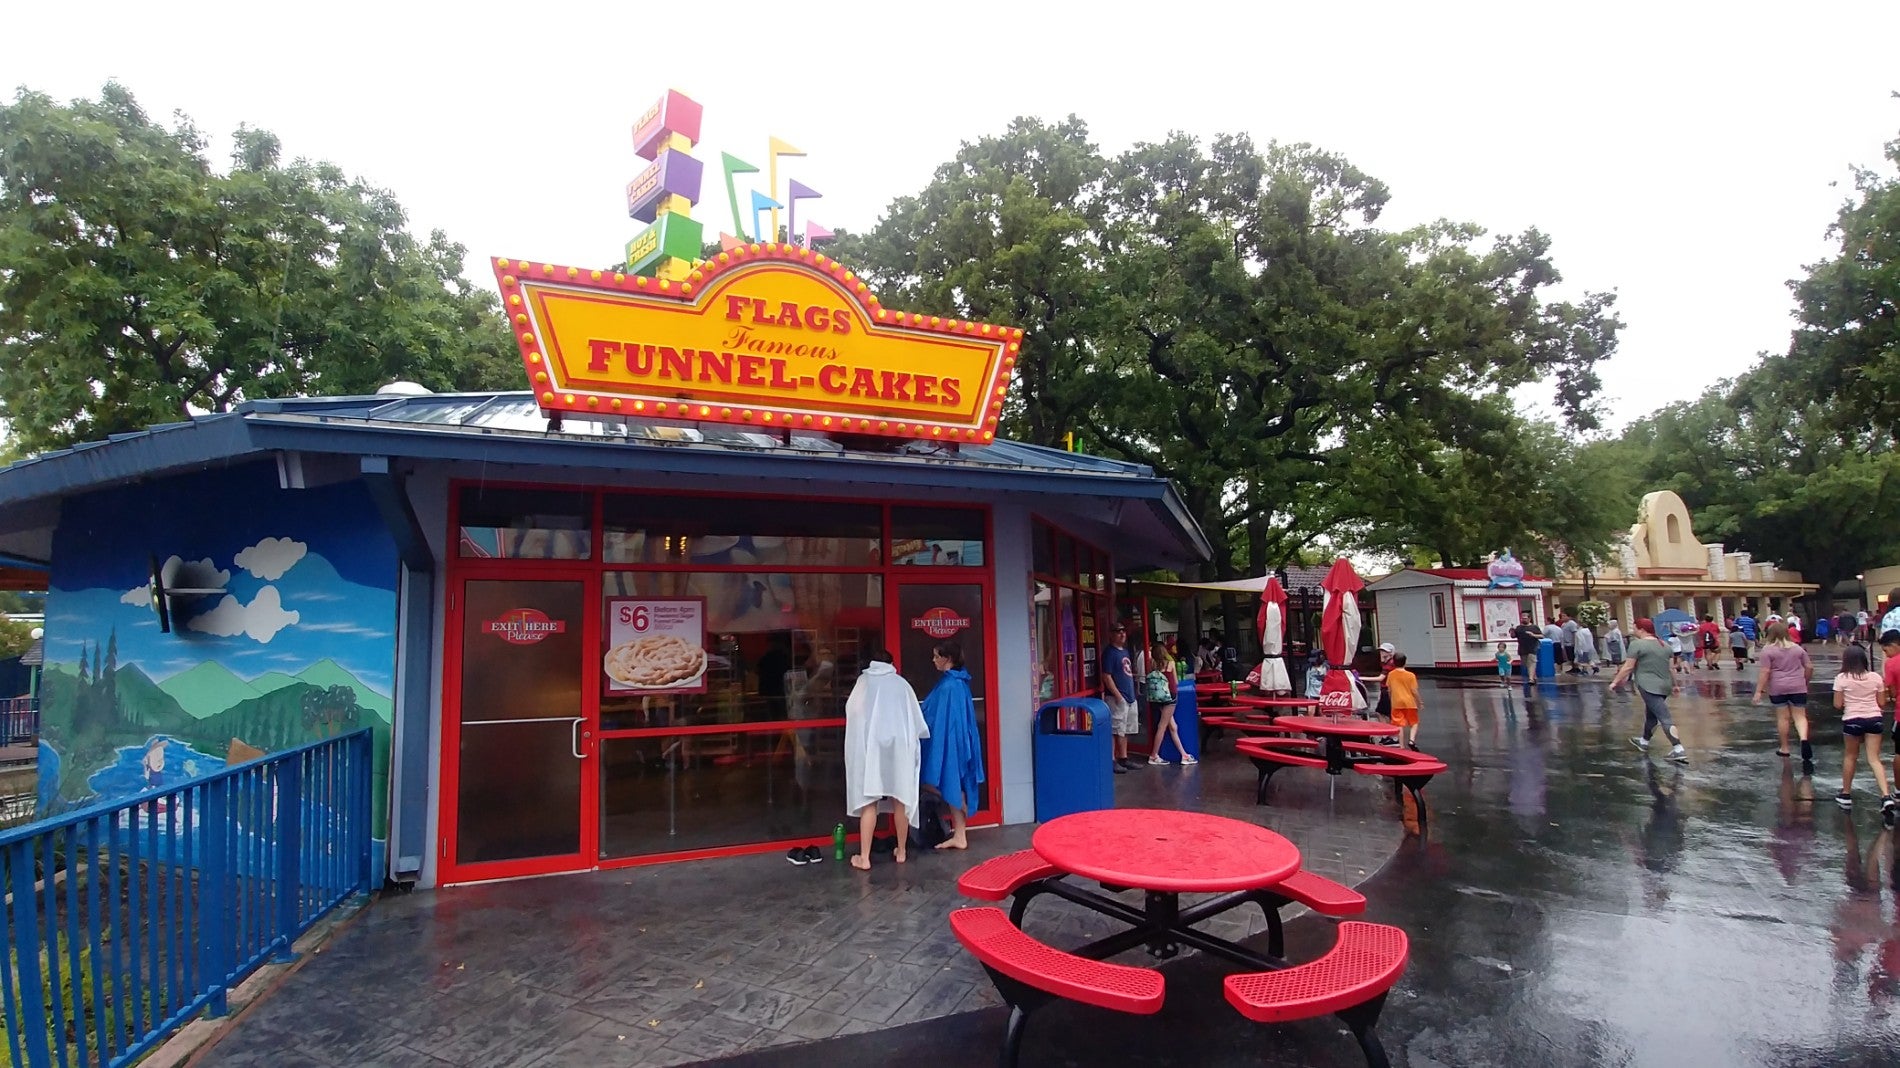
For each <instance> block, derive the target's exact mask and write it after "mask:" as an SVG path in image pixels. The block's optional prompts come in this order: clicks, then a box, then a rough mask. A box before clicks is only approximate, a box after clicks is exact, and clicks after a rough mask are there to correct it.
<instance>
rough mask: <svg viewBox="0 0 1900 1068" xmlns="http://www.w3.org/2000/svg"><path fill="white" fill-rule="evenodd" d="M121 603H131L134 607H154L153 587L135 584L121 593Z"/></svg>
mask: <svg viewBox="0 0 1900 1068" xmlns="http://www.w3.org/2000/svg"><path fill="white" fill-rule="evenodd" d="M119 603H120V604H129V605H131V606H132V607H134V608H150V607H152V588H151V587H150V586H134V587H132V588H131V589H129V590H127V591H125V592H124V593H122V594H120V595H119Z"/></svg>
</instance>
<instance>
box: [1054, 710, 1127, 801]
mask: <svg viewBox="0 0 1900 1068" xmlns="http://www.w3.org/2000/svg"><path fill="white" fill-rule="evenodd" d="M1113 730H1114V723H1113V721H1112V720H1111V718H1110V716H1109V711H1108V705H1107V704H1106V703H1105V702H1103V701H1102V700H1101V699H1100V698H1096V697H1064V698H1062V699H1061V700H1058V701H1046V702H1044V703H1043V705H1042V707H1040V708H1038V709H1036V738H1035V758H1036V820H1037V822H1046V821H1048V820H1052V819H1055V818H1056V817H1057V816H1066V815H1068V814H1069V813H1071V812H1093V811H1095V810H1097V809H1104V808H1114V807H1115V770H1114V766H1113V764H1112V761H1113V760H1114V754H1115V742H1114V736H1113V733H1112V732H1113Z"/></svg>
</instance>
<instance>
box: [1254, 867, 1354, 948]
mask: <svg viewBox="0 0 1900 1068" xmlns="http://www.w3.org/2000/svg"><path fill="white" fill-rule="evenodd" d="M1253 900H1254V902H1255V903H1256V904H1258V905H1259V906H1260V911H1261V912H1264V913H1266V914H1267V956H1269V957H1284V956H1286V927H1285V926H1284V924H1283V923H1282V922H1281V919H1280V910H1281V909H1283V908H1285V907H1286V906H1288V905H1291V904H1295V903H1298V904H1301V905H1305V906H1306V907H1307V908H1309V909H1312V910H1313V911H1314V912H1317V913H1319V914H1320V915H1322V916H1354V915H1357V914H1359V913H1361V912H1364V911H1366V898H1365V895H1364V894H1361V893H1360V892H1359V891H1357V890H1354V889H1353V888H1352V887H1350V886H1341V885H1340V884H1338V883H1336V882H1334V881H1332V880H1331V879H1328V878H1327V877H1325V876H1324V875H1318V874H1315V873H1313V872H1310V871H1297V872H1294V873H1293V874H1292V875H1289V876H1287V877H1286V878H1284V879H1282V880H1280V882H1279V883H1278V884H1277V885H1275V886H1270V887H1268V888H1266V889H1265V890H1261V891H1258V892H1256V893H1255V894H1254V895H1253Z"/></svg>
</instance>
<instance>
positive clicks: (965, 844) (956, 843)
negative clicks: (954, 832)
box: [937, 838, 970, 849]
mask: <svg viewBox="0 0 1900 1068" xmlns="http://www.w3.org/2000/svg"><path fill="white" fill-rule="evenodd" d="M937 848H938V849H968V848H970V840H969V839H967V838H946V839H944V840H943V841H941V842H938V843H937Z"/></svg>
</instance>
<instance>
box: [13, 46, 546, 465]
mask: <svg viewBox="0 0 1900 1068" xmlns="http://www.w3.org/2000/svg"><path fill="white" fill-rule="evenodd" d="M205 150H206V142H205V139H204V137H203V136H202V135H201V134H200V133H199V132H198V130H197V129H196V128H195V127H193V126H192V124H191V122H190V121H189V120H188V119H185V118H183V117H180V118H179V119H178V120H177V122H176V124H175V125H174V126H172V127H170V128H166V127H164V126H161V125H159V124H157V123H155V122H153V121H151V119H149V118H148V117H147V116H146V114H145V113H144V112H143V111H142V110H141V109H140V108H139V106H138V104H137V102H136V101H135V100H134V99H133V97H132V95H131V94H130V93H129V92H127V91H126V90H125V89H124V88H122V87H120V86H118V85H113V84H108V85H107V86H106V87H105V89H104V90H103V91H102V92H101V94H100V97H99V99H97V100H79V101H75V102H73V103H72V104H70V105H61V104H58V103H56V102H54V101H53V100H51V99H50V98H48V97H47V96H45V95H43V94H40V93H35V92H30V91H27V90H21V91H20V93H19V94H18V96H17V97H16V99H15V100H14V101H13V102H12V103H11V104H6V105H3V106H0V264H5V270H4V271H0V413H3V414H4V416H5V418H6V419H7V420H8V422H9V424H10V426H11V429H12V433H13V435H14V436H15V438H16V441H17V444H18V446H19V447H20V448H22V449H24V450H26V451H35V450H39V449H44V448H48V447H52V446H57V445H61V444H66V443H69V442H73V441H79V440H88V439H94V438H99V437H103V436H105V435H106V434H109V433H114V432H119V431H125V430H133V429H137V428H139V427H143V426H146V425H149V424H152V423H158V422H165V421H170V420H176V419H179V418H181V417H184V416H186V415H188V414H190V413H192V412H193V411H223V410H226V409H228V408H229V407H231V406H232V405H233V404H236V403H239V402H241V401H243V400H246V399H252V398H259V397H268V396H294V395H301V394H312V393H329V394H348V393H364V392H370V391H373V390H374V389H375V388H376V387H377V386H379V385H382V384H383V383H385V382H388V381H390V380H391V379H395V378H407V379H412V380H415V381H417V382H420V383H422V384H423V385H425V386H429V387H431V388H435V389H455V388H467V389H474V388H497V387H503V386H512V385H518V384H519V378H520V367H519V364H518V363H516V361H515V357H514V356H513V349H512V346H511V344H510V339H509V336H508V332H507V329H506V326H505V324H503V322H502V320H501V318H500V316H499V313H498V312H497V310H496V304H495V301H494V298H493V296H492V295H491V294H489V293H487V292H486V291H484V290H481V289H478V288H476V287H474V286H473V285H471V284H470V283H469V282H468V281H467V279H465V278H464V277H463V276H462V257H463V249H462V247H461V246H460V245H457V244H455V243H453V242H451V241H449V240H448V239H447V238H446V237H444V236H443V235H442V234H441V233H440V232H437V233H433V234H431V235H430V238H429V240H428V241H426V242H423V241H418V240H417V239H415V238H414V237H412V236H411V235H410V234H409V233H408V232H407V231H406V230H405V229H404V225H405V222H406V219H405V216H404V214H403V210H402V207H401V205H399V204H398V203H397V202H396V199H395V198H394V197H393V196H392V195H391V194H389V193H388V192H387V191H384V190H380V189H375V188H373V187H371V186H368V185H366V184H364V183H363V182H362V181H360V180H352V179H349V178H347V177H345V175H344V173H343V172H342V170H341V169H339V168H338V167H336V166H334V165H332V164H328V163H310V162H306V161H303V160H297V161H294V162H290V163H285V162H284V161H283V160H282V159H281V146H280V145H279V142H278V140H277V138H276V137H274V136H272V135H271V134H269V133H267V132H265V131H263V130H257V129H252V128H249V127H240V128H239V129H238V131H237V132H236V134H235V136H234V149H233V152H232V159H231V164H230V167H229V168H228V169H227V170H225V171H223V172H220V171H217V170H215V169H214V168H213V167H212V166H211V164H210V163H209V161H208V160H207V159H206V157H205Z"/></svg>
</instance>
